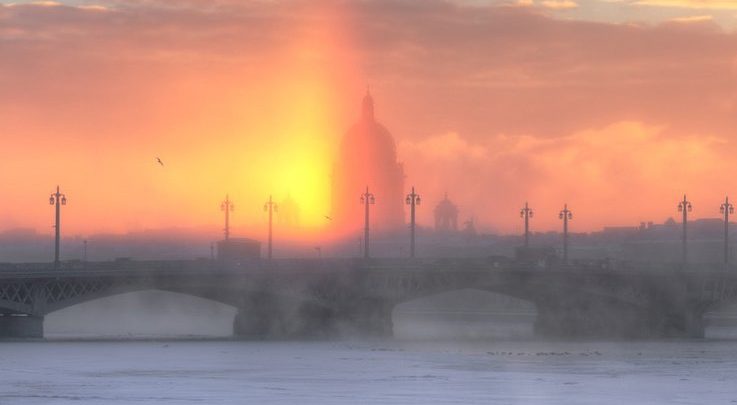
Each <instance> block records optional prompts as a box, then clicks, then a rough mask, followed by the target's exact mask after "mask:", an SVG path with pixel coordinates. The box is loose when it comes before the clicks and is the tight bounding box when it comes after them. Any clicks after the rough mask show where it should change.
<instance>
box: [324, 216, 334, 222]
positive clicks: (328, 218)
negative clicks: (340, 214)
mask: <svg viewBox="0 0 737 405" xmlns="http://www.w3.org/2000/svg"><path fill="white" fill-rule="evenodd" d="M325 219H327V220H328V221H332V220H333V219H332V218H330V217H329V216H327V215H325Z"/></svg>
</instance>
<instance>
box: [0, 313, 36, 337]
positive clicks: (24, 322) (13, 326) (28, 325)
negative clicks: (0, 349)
mask: <svg viewBox="0 0 737 405" xmlns="http://www.w3.org/2000/svg"><path fill="white" fill-rule="evenodd" d="M43 336H44V317H43V316H34V315H27V314H8V313H5V314H0V337H3V338H18V339H22V338H43Z"/></svg>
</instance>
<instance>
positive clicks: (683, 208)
mask: <svg viewBox="0 0 737 405" xmlns="http://www.w3.org/2000/svg"><path fill="white" fill-rule="evenodd" d="M691 210H692V207H691V202H689V201H688V200H687V199H686V194H684V195H683V201H681V202H679V203H678V212H682V213H683V263H686V262H687V261H688V242H687V241H688V239H687V235H688V233H687V232H688V230H687V226H688V213H689V212H691Z"/></svg>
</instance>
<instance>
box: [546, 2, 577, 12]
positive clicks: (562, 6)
mask: <svg viewBox="0 0 737 405" xmlns="http://www.w3.org/2000/svg"><path fill="white" fill-rule="evenodd" d="M540 4H541V5H542V6H543V7H545V8H549V9H552V10H569V9H572V8H578V3H576V2H575V1H572V0H543V1H541V2H540Z"/></svg>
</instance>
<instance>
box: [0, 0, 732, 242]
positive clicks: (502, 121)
mask: <svg viewBox="0 0 737 405" xmlns="http://www.w3.org/2000/svg"><path fill="white" fill-rule="evenodd" d="M98 3H99V4H98ZM502 3H503V2H494V1H489V2H451V1H436V2H427V3H422V4H415V3H412V4H410V3H403V2H399V1H389V2H382V3H381V4H379V3H361V4H354V3H349V2H323V3H320V4H319V6H315V7H309V6H308V5H307V4H305V3H302V2H288V3H281V2H272V3H258V4H250V5H248V6H245V5H239V4H237V3H231V2H227V1H225V2H221V3H218V4H217V5H213V6H212V7H209V8H207V10H202V9H198V8H197V7H187V6H186V5H180V6H165V5H164V3H158V2H156V1H154V2H145V3H137V4H133V5H126V4H122V3H119V2H97V3H91V2H69V3H67V2H62V3H51V2H44V3H33V4H30V3H28V4H22V3H15V4H13V5H8V4H6V5H2V6H0V16H1V17H0V18H2V21H3V23H4V28H3V30H2V32H1V33H0V41H2V45H3V47H4V52H5V54H7V55H9V57H8V58H4V60H3V61H2V62H0V77H2V78H3V79H4V83H6V84H7V86H6V87H7V91H5V92H4V93H3V94H2V95H0V106H1V107H2V109H0V111H1V112H0V134H2V136H3V149H4V150H5V151H6V154H5V156H4V158H3V159H2V161H0V189H1V190H3V192H2V194H1V195H2V200H3V202H2V207H3V210H2V213H0V231H2V230H7V229H13V228H33V229H36V230H38V231H39V232H42V233H47V232H48V233H51V232H52V231H53V229H52V228H51V226H52V225H53V218H52V213H51V212H50V211H49V208H48V205H45V204H43V201H42V198H46V196H47V195H48V193H49V192H51V191H53V187H55V185H56V184H59V185H61V187H62V188H63V189H64V191H65V193H67V194H68V196H69V198H70V204H69V205H68V206H66V207H65V208H64V213H63V216H64V220H63V222H64V228H63V229H64V232H68V233H70V234H89V233H97V232H114V233H124V232H129V231H130V232H135V231H140V230H143V229H158V228H172V227H194V228H196V227H201V226H205V225H217V224H219V223H220V222H221V213H220V212H219V211H218V202H219V201H220V200H221V199H222V196H223V195H225V194H226V193H229V194H230V196H231V198H233V200H235V201H237V203H238V204H239V208H238V209H237V210H236V211H235V212H234V217H233V220H234V221H235V222H234V223H235V224H238V226H244V227H253V228H258V227H263V226H264V224H265V221H266V218H265V216H264V213H263V210H262V209H261V207H262V204H263V200H264V198H266V197H267V196H268V195H273V196H274V199H275V200H276V201H281V200H283V199H285V198H286V197H287V196H288V195H289V196H291V197H292V198H293V199H294V201H295V202H296V203H297V204H298V205H299V211H300V222H301V223H302V224H303V225H304V227H305V228H306V231H304V232H305V233H310V234H311V235H312V234H321V233H324V230H326V229H328V228H329V223H328V222H329V221H326V220H325V216H326V215H329V214H330V184H331V180H330V171H331V169H332V167H333V164H334V162H335V159H336V156H337V145H338V144H339V139H340V137H341V136H342V134H344V133H345V131H346V130H347V129H348V128H349V127H350V124H351V123H352V122H353V121H354V120H355V118H356V116H357V115H358V114H360V110H359V107H358V106H357V103H356V99H357V98H358V97H360V96H362V95H363V94H364V92H365V87H366V85H367V84H368V85H370V87H371V89H372V93H373V94H374V95H375V97H377V98H378V99H379V100H380V102H379V107H378V109H379V110H378V112H377V114H378V115H379V117H381V120H382V122H383V123H385V124H386V126H387V127H388V128H390V129H391V132H392V134H393V135H394V137H395V140H396V142H397V155H398V159H397V160H398V161H399V162H401V163H403V164H404V171H405V174H406V176H407V177H406V179H405V187H404V188H405V190H403V194H402V195H404V194H406V193H407V192H409V185H413V186H415V187H416V188H417V190H418V191H419V192H420V193H422V195H423V199H424V200H425V201H426V205H425V206H424V207H422V208H419V209H418V210H417V222H418V225H420V226H423V225H424V226H429V225H430V224H432V222H433V217H432V215H433V214H432V210H431V209H429V207H432V206H433V205H434V203H436V202H438V201H440V200H441V199H442V196H443V193H444V192H446V191H447V192H448V193H449V195H450V197H451V199H452V200H453V201H454V202H455V203H456V204H457V205H458V206H459V208H460V211H461V215H460V218H459V220H460V221H461V222H463V221H464V220H466V219H468V218H470V217H472V218H474V219H475V221H476V222H475V223H476V225H477V226H478V227H479V229H480V230H484V231H487V232H488V231H498V232H500V233H505V234H512V233H520V232H521V229H522V224H521V223H520V221H519V218H518V217H517V216H516V215H515V214H516V213H517V212H518V209H519V206H520V204H522V203H523V202H524V201H529V202H530V204H534V207H535V209H536V217H535V219H534V221H533V222H532V226H533V229H535V230H541V231H543V230H557V229H558V228H559V226H560V224H559V222H560V221H559V220H558V219H557V218H555V217H554V216H555V214H556V213H557V212H558V210H559V209H560V207H561V206H562V204H563V203H564V202H567V203H568V204H570V206H571V207H572V208H573V209H575V211H576V221H575V223H573V224H572V227H573V229H572V231H575V232H578V231H594V230H596V229H601V228H603V227H604V226H609V225H615V226H616V225H620V226H623V225H632V224H637V223H639V222H642V221H650V220H653V221H657V222H659V221H662V220H664V219H665V218H668V217H671V216H674V217H675V216H676V215H677V212H676V210H675V207H673V209H672V210H671V209H670V208H669V206H670V204H672V203H671V201H677V199H678V198H679V196H681V195H683V194H684V193H688V194H689V196H691V198H692V201H693V203H694V212H693V218H705V217H706V218H711V217H717V216H718V215H719V212H718V208H719V205H718V204H719V201H721V200H723V198H724V196H725V195H727V194H730V193H731V194H733V192H734V191H735V190H737V180H734V179H732V178H730V177H729V176H725V173H729V169H730V167H731V165H730V156H731V155H732V154H733V152H734V149H735V146H734V142H733V139H734V134H733V131H734V128H735V127H737V92H736V91H735V90H736V89H737V35H736V34H735V32H734V28H733V25H732V24H729V23H725V22H724V21H726V20H727V16H728V15H731V14H730V13H732V12H733V10H732V9H731V7H729V6H728V5H727V6H725V5H724V4H725V3H724V2H710V3H709V5H708V6H707V5H705V6H703V7H701V8H699V7H695V6H696V5H698V4H703V2H702V3H699V2H689V1H685V0H684V1H671V2H666V1H660V2H626V1H622V2H610V3H608V4H604V2H597V1H591V2H582V1H578V2H570V3H575V5H576V6H575V7H573V6H571V5H570V4H568V3H567V4H568V5H567V6H565V7H563V6H561V7H558V8H557V9H556V7H555V6H554V5H553V3H556V4H558V5H563V3H566V2H538V1H534V2H522V3H525V4H527V5H525V4H521V3H520V2H506V3H504V4H502ZM512 3H514V4H512ZM529 3H532V5H529ZM614 3H618V4H614ZM634 3H640V4H639V5H637V6H635V5H634ZM644 3H649V4H647V5H646V4H644ZM285 4H286V5H285ZM657 4H660V5H657ZM666 4H670V5H671V7H665V5H666ZM595 5H598V6H600V7H599V8H596V10H598V11H596V12H594V11H595V10H594V8H595V7H594V6H595ZM282 6H283V7H282ZM403 7H406V8H408V9H404V8H403ZM615 9H616V10H619V11H616V10H615ZM410 10H411V12H410ZM606 10H609V11H606ZM637 10H639V12H638V11H637ZM656 10H657V12H655V11H656ZM607 13H609V14H607ZM628 15H629V16H630V17H627V16H628ZM653 15H657V16H658V17H657V18H654V17H653V18H651V17H652V16H653ZM706 15H710V16H712V18H711V19H708V18H697V17H704V16H706ZM143 16H148V17H147V18H150V19H147V18H144V17H143ZM294 16H299V18H293V17H294ZM471 16H473V18H470V17H471ZM689 16H690V17H693V18H690V19H689V18H688V17H689ZM208 19H212V20H208ZM675 19H678V20H675ZM111 21H116V22H117V23H116V24H117V25H116V24H111V23H110V22H111ZM158 21H167V24H166V27H167V28H166V32H165V33H164V32H162V28H161V24H158V23H157V22H158ZM207 21H212V22H211V23H206V22H207ZM257 21H258V23H259V24H263V27H262V28H263V29H261V30H253V29H252V28H253V24H257ZM376 21H382V22H384V24H374V22H376ZM70 22H71V23H73V24H74V29H73V30H70V29H68V28H69V26H68V25H67V24H69V23H70ZM400 22H401V23H400ZM116 26H117V27H120V28H117V29H116V28H115V27H116ZM246 26H247V28H248V29H246ZM193 27H195V29H193ZM400 27H401V28H400ZM256 31H258V32H259V33H258V34H255V33H254V32H256ZM435 32H443V33H444V35H443V36H442V37H441V36H438V35H436V34H435ZM131 33H135V34H131ZM164 34H165V35H164ZM446 34H447V35H446ZM151 38H156V40H150V39H151ZM663 44H667V45H668V46H663ZM474 55H476V56H474ZM29 60H35V61H37V60H44V61H45V63H43V64H38V63H29ZM683 61H688V63H683ZM460 62H462V63H460ZM156 157H160V158H161V160H162V162H163V163H165V165H159V164H158V163H157V162H156V160H155V158H156ZM358 198H359V196H357V197H356V208H357V209H359V210H360V202H359V200H358ZM376 198H377V204H380V203H381V201H382V198H381V196H380V195H377V196H376ZM623 198H624V199H625V200H626V202H623V201H622V200H623ZM397 203H398V204H400V203H401V201H399V202H397ZM712 205H713V206H714V207H712ZM403 207H404V208H405V221H408V213H407V207H406V206H404V205H403ZM112 212H114V213H115V215H111V213H112ZM546 212H548V213H551V214H550V215H546V214H545V213H546ZM261 229H264V228H261Z"/></svg>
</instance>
